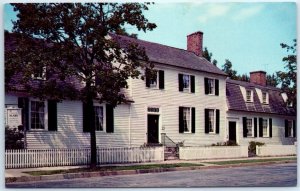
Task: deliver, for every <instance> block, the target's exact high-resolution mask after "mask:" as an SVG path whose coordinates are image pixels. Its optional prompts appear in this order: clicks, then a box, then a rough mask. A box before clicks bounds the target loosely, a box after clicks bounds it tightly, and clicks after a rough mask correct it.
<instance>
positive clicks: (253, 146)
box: [248, 141, 265, 156]
mask: <svg viewBox="0 0 300 191" xmlns="http://www.w3.org/2000/svg"><path fill="white" fill-rule="evenodd" d="M262 145H265V143H262V142H255V141H250V142H249V147H248V154H249V156H255V155H256V146H262Z"/></svg>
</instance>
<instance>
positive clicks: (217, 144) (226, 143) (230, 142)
mask: <svg viewBox="0 0 300 191" xmlns="http://www.w3.org/2000/svg"><path fill="white" fill-rule="evenodd" d="M211 146H238V144H237V143H236V142H235V141H230V140H228V141H226V142H223V143H222V142H218V143H216V144H212V145H211Z"/></svg>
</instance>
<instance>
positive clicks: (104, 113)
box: [94, 103, 106, 133]
mask: <svg viewBox="0 0 300 191" xmlns="http://www.w3.org/2000/svg"><path fill="white" fill-rule="evenodd" d="M95 107H102V108H103V113H102V115H103V127H102V128H103V130H102V131H97V130H96V126H95V132H99V133H106V107H105V104H99V103H94V109H95Z"/></svg>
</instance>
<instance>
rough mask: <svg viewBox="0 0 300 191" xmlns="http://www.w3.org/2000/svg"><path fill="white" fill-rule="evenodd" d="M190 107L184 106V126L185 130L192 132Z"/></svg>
mask: <svg viewBox="0 0 300 191" xmlns="http://www.w3.org/2000/svg"><path fill="white" fill-rule="evenodd" d="M190 111H191V110H190V108H189V107H185V108H183V127H184V132H190V130H191V123H190V119H191V113H190Z"/></svg>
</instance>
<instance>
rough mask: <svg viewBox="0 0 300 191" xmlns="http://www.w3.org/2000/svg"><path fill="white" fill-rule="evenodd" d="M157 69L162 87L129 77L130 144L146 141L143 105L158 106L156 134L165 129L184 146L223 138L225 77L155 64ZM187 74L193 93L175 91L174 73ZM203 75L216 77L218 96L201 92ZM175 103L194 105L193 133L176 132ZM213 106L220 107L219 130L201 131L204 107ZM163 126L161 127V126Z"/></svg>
mask: <svg viewBox="0 0 300 191" xmlns="http://www.w3.org/2000/svg"><path fill="white" fill-rule="evenodd" d="M156 68H157V69H160V70H164V72H165V75H164V77H165V89H163V90H159V89H153V88H147V87H146V85H145V81H142V80H138V79H133V80H132V84H131V89H132V98H133V100H134V102H135V103H133V104H132V105H131V107H132V108H131V110H132V113H131V114H132V118H131V128H132V131H133V132H134V133H132V136H131V139H132V141H131V142H132V144H133V145H134V146H138V145H142V144H143V143H146V142H147V107H148V106H157V107H159V108H160V118H159V120H160V127H159V135H160V134H161V133H166V135H167V136H168V137H170V138H171V139H172V140H173V141H174V142H181V141H184V145H185V146H203V145H211V144H212V143H216V142H223V141H225V119H226V116H225V114H226V111H225V107H226V95H225V77H224V76H218V75H213V74H207V73H201V72H195V71H192V70H184V69H177V68H174V67H166V66H161V65H156ZM179 73H183V74H189V75H194V76H195V93H185V92H179V88H178V74H179ZM204 77H209V78H216V79H218V80H219V96H214V95H213V96H212V95H205V93H204ZM179 106H187V107H195V108H196V132H195V134H193V133H190V134H187V133H186V134H182V133H179V119H178V110H179ZM205 108H213V109H219V110H220V116H221V117H220V133H219V134H214V135H212V134H205V133H204V109H205ZM163 129H164V130H163Z"/></svg>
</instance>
